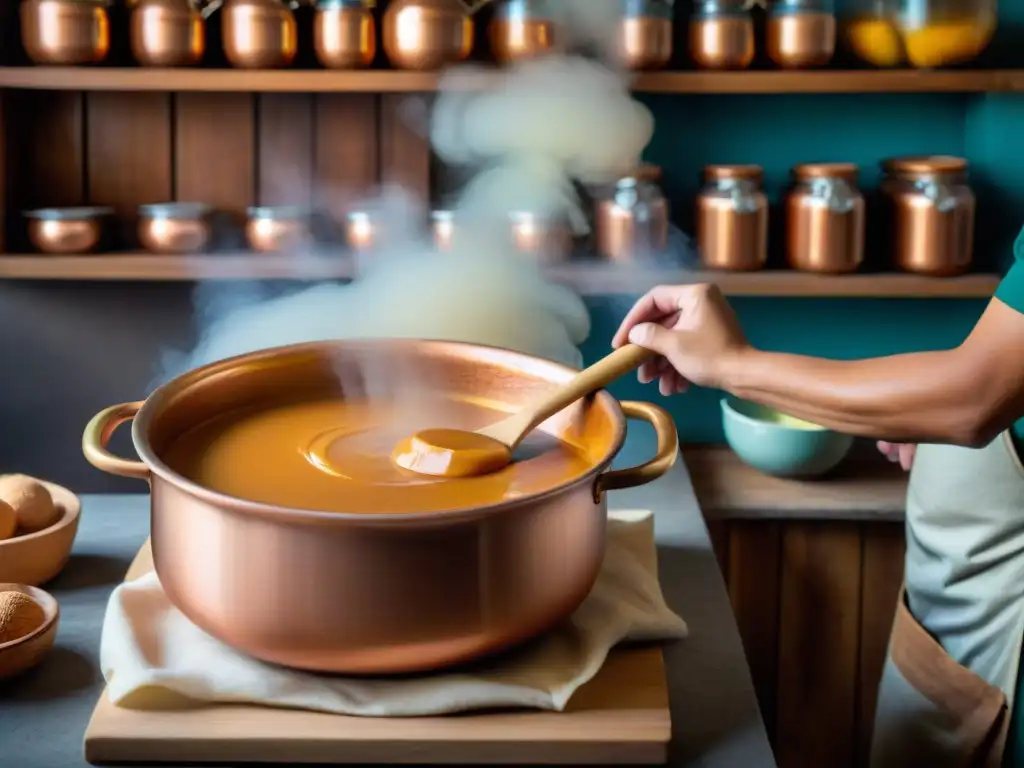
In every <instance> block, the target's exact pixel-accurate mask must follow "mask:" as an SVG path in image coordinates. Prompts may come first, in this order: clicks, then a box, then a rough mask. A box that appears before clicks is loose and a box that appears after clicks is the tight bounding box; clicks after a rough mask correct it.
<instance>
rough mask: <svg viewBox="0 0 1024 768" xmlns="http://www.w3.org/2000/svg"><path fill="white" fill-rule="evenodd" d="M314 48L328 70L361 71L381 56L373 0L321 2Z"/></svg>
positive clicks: (315, 28) (314, 31)
mask: <svg viewBox="0 0 1024 768" xmlns="http://www.w3.org/2000/svg"><path fill="white" fill-rule="evenodd" d="M313 48H314V49H315V50H316V58H317V61H319V62H320V63H321V64H322V65H323V66H325V67H327V68H328V69H361V68H363V67H368V66H370V64H371V63H373V57H374V56H375V55H376V53H377V25H376V22H374V20H373V0H317V3H316V11H315V13H314V16H313Z"/></svg>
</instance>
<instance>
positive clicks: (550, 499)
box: [82, 339, 678, 674]
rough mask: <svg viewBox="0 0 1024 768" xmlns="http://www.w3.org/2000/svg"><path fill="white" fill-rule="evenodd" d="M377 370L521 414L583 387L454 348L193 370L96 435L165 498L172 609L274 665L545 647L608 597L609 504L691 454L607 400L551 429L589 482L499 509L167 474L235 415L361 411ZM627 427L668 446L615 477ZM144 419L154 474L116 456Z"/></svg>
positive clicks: (144, 458)
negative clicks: (599, 592)
mask: <svg viewBox="0 0 1024 768" xmlns="http://www.w3.org/2000/svg"><path fill="white" fill-rule="evenodd" d="M367 367H369V370H400V371H402V373H403V375H405V376H408V377H410V380H412V381H416V382H417V387H418V390H417V392H418V395H417V402H431V400H430V399H426V398H436V400H434V402H439V403H440V402H450V401H451V400H453V399H454V400H457V401H464V402H465V401H470V402H486V403H493V404H494V406H493V407H495V408H497V409H500V410H507V411H508V412H514V410H515V409H516V408H521V407H522V405H523V404H525V403H527V402H530V398H531V397H538V396H541V395H543V394H544V393H545V392H550V391H551V390H552V389H553V388H554V387H556V386H558V385H559V384H562V383H565V382H567V381H569V379H570V378H571V377H572V376H574V375H576V373H577V371H575V370H573V369H572V368H570V367H568V366H564V365H560V364H558V363H554V362H551V361H548V360H544V359H541V358H539V357H533V356H531V355H525V354H520V353H518V352H513V351H511V350H505V349H496V348H493V347H481V346H476V345H473V344H459V343H454V342H445V341H422V340H397V339H396V340H376V341H340V342H338V341H334V342H318V343H313V344H299V345H293V346H289V347H278V348H276V349H268V350H261V351H258V352H253V353H250V354H246V355H241V356H238V357H232V358H230V359H228V360H223V361H220V362H216V363H213V364H211V365H207V366H203V367H201V368H197V369H195V370H192V371H189V372H188V373H186V374H184V375H182V376H179V377H178V378H176V379H173V380H172V381H170V382H168V383H166V384H164V385H163V386H161V387H159V388H158V389H157V390H156V391H155V392H153V393H152V394H151V395H150V396H149V397H148V398H147V399H146V400H145V402H133V403H123V404H120V405H115V406H112V407H110V408H107V409H105V410H103V411H101V412H100V413H98V414H97V415H96V416H95V417H94V418H93V419H92V420H91V421H90V422H89V424H88V425H87V426H86V428H85V431H84V434H83V436H82V450H83V453H84V454H85V457H86V459H87V460H88V461H89V463H91V464H92V465H93V466H95V467H97V468H99V469H101V470H102V471H104V472H108V473H110V474H114V475H120V476H123V477H131V478H136V479H139V480H143V481H146V482H148V483H149V484H150V487H151V490H152V493H151V494H150V496H151V514H150V517H151V521H152V523H151V536H152V541H153V561H154V566H155V569H156V573H157V575H158V576H159V578H160V584H161V586H162V587H163V589H164V592H165V593H166V594H167V598H168V600H170V601H171V603H172V604H174V606H175V607H177V608H178V609H179V610H180V611H181V612H182V613H183V614H184V615H185V616H186V617H187V618H188V619H189V620H190V621H191V622H193V623H194V624H195V625H197V626H198V627H200V628H201V629H202V630H204V631H205V632H207V633H208V634H210V635H211V636H213V637H215V638H217V639H218V640H220V641H221V642H224V643H226V644H227V645H229V646H232V647H234V648H236V649H237V650H239V651H241V652H243V653H246V654H248V655H250V656H253V657H255V658H257V659H261V660H263V661H267V662H271V663H275V664H280V665H284V666H290V667H298V668H302V669H307V670H312V671H317V672H333V673H348V674H359V673H363V674H384V673H411V672H419V671H424V670H430V669H437V668H439V667H445V666H448V665H452V664H457V663H460V662H466V661H469V660H471V659H474V658H477V657H479V656H482V655H484V654H487V653H492V652H495V651H498V650H501V649H503V648H508V647H509V646H512V645H515V644H517V643H520V642H523V641H525V640H528V639H530V638H532V637H535V636H537V635H540V634H542V633H543V632H545V631H546V630H547V629H548V628H550V627H552V626H554V625H556V624H557V623H559V622H560V621H563V620H564V619H565V618H566V617H567V616H569V615H570V614H571V613H572V612H573V611H574V610H575V609H576V608H577V606H579V604H580V603H581V602H582V601H583V600H584V598H585V597H586V596H587V594H588V593H589V592H590V590H591V588H592V587H593V584H594V580H595V579H596V577H597V574H598V571H599V569H600V566H601V562H602V559H603V556H604V550H605V534H606V525H607V514H608V509H607V507H608V492H609V491H613V490H615V489H618V488H629V487H633V486H639V485H644V484H646V483H649V482H652V481H654V480H656V479H657V478H658V477H660V476H661V475H663V474H664V473H665V472H667V471H668V470H669V469H670V468H671V467H672V465H673V464H674V463H675V460H676V457H677V453H678V442H677V437H676V430H675V425H674V424H673V421H672V417H671V416H669V414H668V413H666V412H665V411H664V410H662V409H661V408H659V407H657V406H655V405H650V404H648V403H619V402H618V401H617V400H616V399H615V398H614V397H613V396H612V395H611V394H610V393H609V392H607V391H606V390H601V391H600V392H596V393H595V394H594V395H593V396H591V397H587V398H584V399H582V400H578V401H577V402H576V403H574V404H573V405H571V406H569V407H568V408H565V409H564V410H562V411H560V412H559V413H558V414H556V415H555V416H554V417H552V418H551V419H548V420H547V421H546V422H544V424H542V425H540V426H539V427H538V429H540V430H543V431H544V432H545V433H547V434H548V435H550V436H551V438H552V439H555V440H571V441H572V442H573V443H574V444H582V445H585V446H586V456H587V459H588V464H589V466H588V467H587V469H586V470H585V471H583V472H581V473H580V474H579V475H578V476H576V477H572V478H571V479H567V480H557V481H554V482H553V483H552V486H551V488H550V489H549V490H546V491H544V492H542V493H539V494H536V493H534V494H523V495H520V496H514V497H509V498H507V499H505V500H504V501H501V502H499V503H495V504H482V505H478V506H474V507H467V508H463V509H455V510H449V511H441V512H422V513H409V514H388V513H381V512H378V511H376V510H373V509H367V510H366V511H365V512H348V513H345V512H321V511H316V510H311V509H303V508H300V507H297V506H288V505H270V504H261V503H257V502H252V501H248V500H246V499H242V498H238V497H234V496H229V495H226V494H223V493H219V492H217V491H214V490H212V489H210V488H208V487H205V486H203V485H200V484H198V483H196V482H193V481H192V480H190V479H188V478H186V477H185V476H183V475H181V474H179V473H178V472H176V471H175V470H174V469H172V468H171V467H170V466H168V464H167V463H166V460H165V456H166V455H167V451H168V448H169V446H170V445H171V444H172V442H173V441H174V440H175V439H176V438H177V437H179V436H180V435H182V434H183V433H185V432H186V431H187V430H190V429H192V428H194V427H196V426H197V425H199V424H203V423H206V422H207V421H208V420H209V419H211V418H215V417H217V416H219V415H221V414H223V413H224V411H225V410H227V409H232V410H234V409H240V408H241V409H249V408H254V409H257V410H258V409H266V408H274V407H276V406H278V405H279V404H281V403H286V402H292V403H294V402H295V400H296V398H300V399H303V400H305V399H307V398H309V399H311V400H322V399H324V398H329V399H344V398H345V396H346V393H347V387H342V386H340V384H339V382H341V381H361V380H362V379H363V377H364V376H365V372H366V370H367ZM421 397H422V398H424V399H423V400H421V399H420V398H421ZM384 407H387V405H386V404H385V406H384ZM627 418H628V419H639V420H642V421H646V422H648V423H649V424H651V425H652V426H653V427H654V433H655V435H656V437H657V447H654V446H652V451H651V453H652V458H650V459H649V460H647V461H646V462H645V463H642V464H640V465H639V466H633V467H625V468H622V469H614V470H613V469H611V463H612V461H613V460H614V459H615V457H616V455H617V454H618V453H619V451H620V450H621V449H622V446H623V444H624V442H625V437H626V420H627ZM128 421H131V422H132V427H131V433H132V441H133V443H134V445H135V451H136V452H137V454H138V456H139V459H126V458H120V457H118V456H116V455H114V454H112V453H111V452H110V451H109V449H108V448H107V444H108V442H109V440H110V437H111V435H112V434H113V433H114V430H115V429H116V428H117V426H118V425H119V424H122V423H124V422H128ZM296 597H298V598H299V599H295V598H296ZM382 606H386V607H387V610H383V611H382V610H381V607H382Z"/></svg>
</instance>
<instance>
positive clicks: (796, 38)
mask: <svg viewBox="0 0 1024 768" xmlns="http://www.w3.org/2000/svg"><path fill="white" fill-rule="evenodd" d="M766 48H767V51H768V58H770V59H771V60H772V61H773V62H775V63H776V64H778V65H779V66H780V67H782V68H783V69H807V68H811V67H823V66H825V65H826V64H828V63H829V62H830V61H831V60H832V56H833V55H834V54H835V52H836V16H835V12H834V11H833V10H832V4H831V2H830V1H829V0H776V2H775V3H774V4H773V5H772V6H771V10H770V11H769V13H768V29H767V45H766Z"/></svg>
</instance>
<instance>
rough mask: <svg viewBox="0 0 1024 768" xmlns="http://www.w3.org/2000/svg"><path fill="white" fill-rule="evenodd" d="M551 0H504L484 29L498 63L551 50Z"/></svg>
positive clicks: (553, 22)
mask: <svg viewBox="0 0 1024 768" xmlns="http://www.w3.org/2000/svg"><path fill="white" fill-rule="evenodd" d="M551 3H552V0H503V2H502V3H501V4H500V5H499V6H498V8H497V9H496V10H495V12H494V16H493V18H492V19H491V23H490V25H489V26H488V29H487V32H488V37H489V39H490V43H491V51H492V53H493V54H494V58H495V60H496V61H497V62H498V63H499V64H510V63H512V62H515V61H523V60H524V59H532V58H535V57H537V56H542V55H544V54H545V53H550V52H551V51H553V50H554V49H555V43H556V41H557V31H556V30H557V23H556V17H555V13H554V6H553V5H552V4H551Z"/></svg>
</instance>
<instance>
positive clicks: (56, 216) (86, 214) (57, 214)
mask: <svg viewBox="0 0 1024 768" xmlns="http://www.w3.org/2000/svg"><path fill="white" fill-rule="evenodd" d="M113 213H114V209H113V208H111V207H110V206H107V205H79V206H69V207H65V208H34V209H32V210H29V211H23V212H22V215H23V216H24V217H25V218H26V219H38V220H40V221H90V220H92V219H98V218H101V217H104V216H112V215H113Z"/></svg>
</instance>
